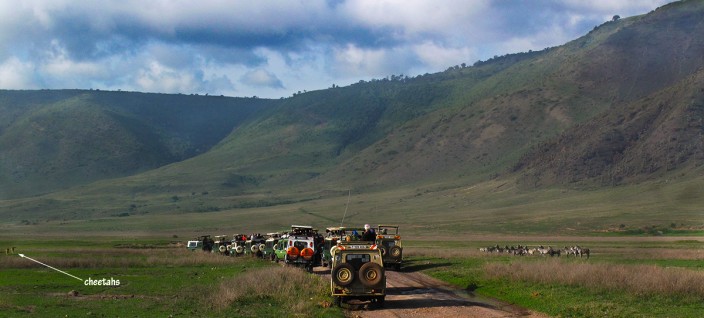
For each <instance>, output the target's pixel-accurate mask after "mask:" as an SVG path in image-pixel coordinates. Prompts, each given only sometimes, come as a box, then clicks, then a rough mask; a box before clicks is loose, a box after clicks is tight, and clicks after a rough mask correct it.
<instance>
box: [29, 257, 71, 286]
mask: <svg viewBox="0 0 704 318" xmlns="http://www.w3.org/2000/svg"><path fill="white" fill-rule="evenodd" d="M19 255H20V257H22V258H26V259H28V260H30V261H33V262H36V263H39V264H42V265H44V266H46V267H49V268H51V269H53V270H55V271H57V272H59V273H63V274H66V275H68V276H71V277H73V278H75V279H78V280H80V281H83V279H81V278H78V277H76V276H73V275H71V274H69V273H67V272H64V271H62V270H60V269H56V268H53V267H51V266H49V265H47V264H44V263H42V262H40V261H38V260H36V259H33V258H30V257H27V256H25V255H24V254H19Z"/></svg>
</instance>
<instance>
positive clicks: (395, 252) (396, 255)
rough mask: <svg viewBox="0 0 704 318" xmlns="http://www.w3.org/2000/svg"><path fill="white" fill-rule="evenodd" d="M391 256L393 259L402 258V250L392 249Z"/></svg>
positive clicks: (396, 247)
mask: <svg viewBox="0 0 704 318" xmlns="http://www.w3.org/2000/svg"><path fill="white" fill-rule="evenodd" d="M389 255H391V257H393V258H397V259H398V258H401V248H400V247H398V246H394V247H392V248H391V250H390V251H389Z"/></svg>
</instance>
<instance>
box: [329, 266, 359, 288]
mask: <svg viewBox="0 0 704 318" xmlns="http://www.w3.org/2000/svg"><path fill="white" fill-rule="evenodd" d="M331 274H332V282H333V283H335V285H338V286H343V287H344V286H347V285H349V284H352V282H353V281H354V267H353V266H352V264H348V263H341V264H338V265H337V266H335V268H333V269H332V272H331Z"/></svg>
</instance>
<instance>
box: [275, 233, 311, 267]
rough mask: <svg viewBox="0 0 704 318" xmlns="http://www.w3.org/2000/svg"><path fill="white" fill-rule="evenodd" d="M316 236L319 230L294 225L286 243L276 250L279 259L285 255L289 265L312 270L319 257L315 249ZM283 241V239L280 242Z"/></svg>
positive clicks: (284, 257)
mask: <svg viewBox="0 0 704 318" xmlns="http://www.w3.org/2000/svg"><path fill="white" fill-rule="evenodd" d="M316 236H317V231H316V230H314V229H313V228H312V227H310V226H302V225H292V226H291V232H289V233H288V237H287V238H286V240H285V242H286V245H279V249H278V250H277V251H275V253H276V255H277V259H280V258H281V257H282V256H283V260H284V262H285V263H286V264H287V265H293V266H298V267H304V268H306V269H307V270H308V271H309V272H312V271H313V267H314V266H315V265H317V259H318V258H317V257H316V256H318V255H316V250H315V238H316ZM281 241H283V240H280V241H279V242H281ZM284 251H285V254H284Z"/></svg>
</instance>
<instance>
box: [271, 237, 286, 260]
mask: <svg viewBox="0 0 704 318" xmlns="http://www.w3.org/2000/svg"><path fill="white" fill-rule="evenodd" d="M287 248H288V234H283V235H281V238H280V239H279V241H278V242H277V243H276V244H275V245H274V259H273V261H274V262H277V263H278V262H285V261H286V249H287Z"/></svg>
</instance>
